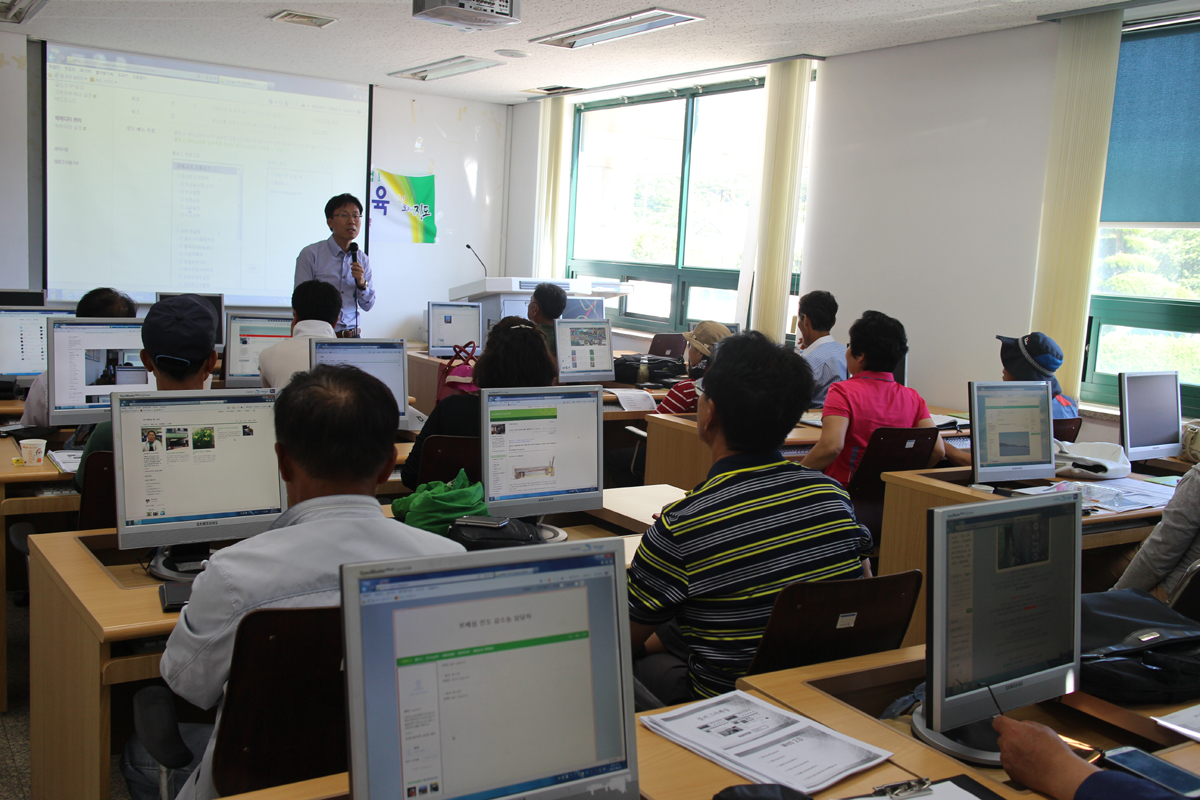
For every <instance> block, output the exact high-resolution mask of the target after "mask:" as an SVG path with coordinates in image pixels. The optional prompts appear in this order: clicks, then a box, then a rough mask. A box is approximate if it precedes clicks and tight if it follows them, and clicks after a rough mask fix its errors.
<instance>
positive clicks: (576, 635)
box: [341, 539, 638, 800]
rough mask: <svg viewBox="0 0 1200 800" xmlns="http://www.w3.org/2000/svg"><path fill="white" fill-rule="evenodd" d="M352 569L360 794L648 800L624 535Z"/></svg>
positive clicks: (348, 569) (355, 775) (351, 678)
mask: <svg viewBox="0 0 1200 800" xmlns="http://www.w3.org/2000/svg"><path fill="white" fill-rule="evenodd" d="M341 576H342V615H343V630H344V637H345V642H346V686H347V701H348V706H349V714H348V717H349V720H348V721H349V729H350V737H349V738H350V786H351V794H352V796H353V797H355V798H358V799H359V800H395V798H414V800H509V799H510V798H511V799H512V800H516V799H517V798H520V800H567V799H568V798H580V800H584V798H586V800H637V798H638V770H637V752H636V741H637V737H636V731H635V718H634V713H633V709H634V707H633V676H632V667H631V663H632V658H631V656H630V652H629V612H628V605H627V604H628V600H627V596H626V584H625V562H624V550H623V545H622V543H621V542H620V541H619V540H605V541H600V540H596V539H591V540H587V541H582V542H564V543H562V544H548V545H540V546H538V547H516V548H506V549H503V550H487V551H481V552H474V553H458V554H454V555H443V556H431V557H425V558H406V559H400V560H395V561H382V562H375V563H370V564H346V565H344V566H342V571H341ZM506 743H508V744H506ZM517 743H519V745H518V744H517ZM518 751H519V752H518Z"/></svg>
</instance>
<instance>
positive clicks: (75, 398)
mask: <svg viewBox="0 0 1200 800" xmlns="http://www.w3.org/2000/svg"><path fill="white" fill-rule="evenodd" d="M45 324H46V343H47V345H48V347H47V350H46V362H47V363H46V378H47V380H46V387H47V390H48V392H49V410H50V424H51V425H80V424H83V423H92V422H107V421H108V420H109V419H110V414H109V405H108V401H109V397H108V396H109V395H110V394H112V393H113V392H115V391H118V390H119V391H125V392H130V391H154V389H155V388H156V387H155V381H154V374H153V373H151V372H149V371H148V370H146V368H145V365H144V364H142V356H141V352H142V321H141V320H140V319H100V318H78V317H75V318H71V317H48V318H47V319H46V323H45ZM139 381H140V382H139Z"/></svg>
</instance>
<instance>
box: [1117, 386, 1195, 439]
mask: <svg viewBox="0 0 1200 800" xmlns="http://www.w3.org/2000/svg"><path fill="white" fill-rule="evenodd" d="M1117 402H1118V403H1119V405H1120V409H1121V446H1122V447H1123V448H1125V455H1126V456H1128V457H1129V460H1130V461H1139V460H1144V459H1147V458H1168V457H1170V456H1177V455H1179V454H1180V453H1182V452H1183V439H1182V428H1183V426H1182V423H1181V419H1180V417H1181V415H1182V413H1183V409H1182V407H1181V406H1180V399H1179V373H1178V372H1122V373H1120V374H1119V375H1117Z"/></svg>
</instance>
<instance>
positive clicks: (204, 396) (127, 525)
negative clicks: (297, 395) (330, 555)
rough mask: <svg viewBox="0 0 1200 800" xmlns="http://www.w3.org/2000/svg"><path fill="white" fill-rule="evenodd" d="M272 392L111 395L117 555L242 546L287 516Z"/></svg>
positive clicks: (241, 391) (226, 390)
mask: <svg viewBox="0 0 1200 800" xmlns="http://www.w3.org/2000/svg"><path fill="white" fill-rule="evenodd" d="M276 394H277V392H276V390H275V389H222V390H215V391H203V390H201V391H193V392H137V393H126V392H117V393H116V394H114V395H113V409H112V420H113V462H114V464H115V466H116V473H117V542H118V546H119V547H120V548H121V549H122V550H129V549H132V548H142V547H160V546H164V545H179V544H188V543H192V542H209V541H215V540H224V539H242V538H245V537H247V536H253V535H254V534H256V533H261V532H262V531H265V530H266V529H267V528H268V527H270V525H271V523H272V522H274V521H275V519H276V518H277V517H278V516H279V515H280V514H282V513H283V511H284V509H286V508H287V490H286V488H285V485H284V483H283V480H282V479H281V478H280V476H279V467H278V464H277V462H276V459H275V419H274V413H275V397H276Z"/></svg>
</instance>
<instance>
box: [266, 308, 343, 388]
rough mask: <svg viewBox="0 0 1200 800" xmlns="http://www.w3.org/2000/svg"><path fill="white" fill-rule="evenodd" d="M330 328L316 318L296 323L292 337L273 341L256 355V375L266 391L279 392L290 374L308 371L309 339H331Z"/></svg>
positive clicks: (290, 376)
mask: <svg viewBox="0 0 1200 800" xmlns="http://www.w3.org/2000/svg"><path fill="white" fill-rule="evenodd" d="M333 336H334V334H333V326H332V325H330V324H329V323H328V322H322V321H321V320H319V319H305V320H301V321H300V322H297V323H296V326H295V327H294V328H293V329H292V338H290V339H284V340H283V341H282V342H276V343H275V344H273V345H271V346H270V347H268V348H266V349H265V350H263V351H262V352H261V353H259V354H258V375H259V378H261V379H262V385H263V386H264V387H266V388H268V389H282V388H283V387H284V386H287V385H288V381H290V380H291V379H292V375H294V374H296V373H297V372H308V340H309V339H332V338H333Z"/></svg>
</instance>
